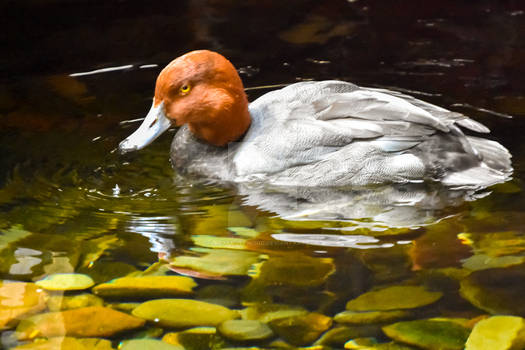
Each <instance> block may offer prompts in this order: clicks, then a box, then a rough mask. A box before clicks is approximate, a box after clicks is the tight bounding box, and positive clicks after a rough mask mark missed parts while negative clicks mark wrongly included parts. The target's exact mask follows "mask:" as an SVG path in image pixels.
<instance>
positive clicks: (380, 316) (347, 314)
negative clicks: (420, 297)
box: [334, 310, 411, 325]
mask: <svg viewBox="0 0 525 350" xmlns="http://www.w3.org/2000/svg"><path fill="white" fill-rule="evenodd" d="M409 316H411V313H410V312H409V311H406V310H391V311H362V312H355V311H343V312H340V313H338V314H337V315H335V316H334V321H335V322H339V323H348V324H355V325H360V324H371V323H386V322H393V321H398V320H400V319H402V318H407V317H409Z"/></svg>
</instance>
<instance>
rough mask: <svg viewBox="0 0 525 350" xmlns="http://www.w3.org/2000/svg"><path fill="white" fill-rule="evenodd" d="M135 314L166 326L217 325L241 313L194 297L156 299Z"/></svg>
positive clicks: (136, 309) (140, 307)
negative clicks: (193, 298)
mask: <svg viewBox="0 0 525 350" xmlns="http://www.w3.org/2000/svg"><path fill="white" fill-rule="evenodd" d="M133 315H135V316H137V317H140V318H143V319H146V320H149V321H152V322H156V323H157V324H158V325H160V326H166V327H196V326H217V325H218V324H220V323H221V322H224V321H227V320H231V319H234V318H237V317H238V316H239V314H238V313H237V312H235V311H233V310H230V309H228V308H225V307H224V306H220V305H216V304H210V303H205V302H203V301H198V300H192V299H156V300H150V301H146V302H145V303H142V304H140V305H139V306H138V307H136V308H135V309H134V310H133Z"/></svg>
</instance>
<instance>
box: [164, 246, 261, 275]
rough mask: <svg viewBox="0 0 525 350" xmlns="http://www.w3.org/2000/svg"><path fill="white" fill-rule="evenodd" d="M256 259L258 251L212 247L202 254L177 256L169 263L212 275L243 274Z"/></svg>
mask: <svg viewBox="0 0 525 350" xmlns="http://www.w3.org/2000/svg"><path fill="white" fill-rule="evenodd" d="M258 260H259V254H258V253H253V252H247V251H241V250H230V249H212V250H209V251H208V252H207V253H206V254H205V255H203V256H178V257H176V258H174V259H173V260H171V261H170V265H171V266H174V267H180V268H188V269H191V270H195V271H201V272H204V273H206V274H208V275H212V276H244V275H246V274H248V271H249V270H250V268H251V266H252V265H253V264H255V263H256V262H257V261H258Z"/></svg>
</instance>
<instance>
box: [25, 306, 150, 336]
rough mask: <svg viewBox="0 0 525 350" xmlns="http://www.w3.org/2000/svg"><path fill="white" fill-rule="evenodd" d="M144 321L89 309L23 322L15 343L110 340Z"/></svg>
mask: <svg viewBox="0 0 525 350" xmlns="http://www.w3.org/2000/svg"><path fill="white" fill-rule="evenodd" d="M143 325H144V320H142V319H140V318H136V317H133V316H130V315H128V314H125V313H122V312H119V311H115V310H113V309H110V308H107V307H100V306H90V307H84V308H79V309H73V310H67V311H60V312H48V313H43V314H38V315H34V316H31V317H29V318H26V319H24V320H22V321H21V322H20V324H19V325H18V327H17V328H16V335H17V337H18V339H21V340H24V339H34V338H36V337H57V336H64V335H69V336H73V337H109V336H112V335H114V334H116V333H119V332H122V331H127V330H131V329H135V328H139V327H142V326H143Z"/></svg>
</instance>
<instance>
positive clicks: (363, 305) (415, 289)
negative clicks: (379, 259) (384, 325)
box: [346, 286, 443, 311]
mask: <svg viewBox="0 0 525 350" xmlns="http://www.w3.org/2000/svg"><path fill="white" fill-rule="evenodd" d="M442 295H443V294H442V293H441V292H431V291H428V290H427V289H425V287H422V286H392V287H387V288H383V289H379V290H375V291H371V292H367V293H364V294H361V295H360V296H358V297H357V298H355V299H353V300H350V301H349V302H348V303H347V304H346V308H347V309H348V310H352V311H372V310H375V311H386V310H399V309H414V308H417V307H421V306H426V305H429V304H432V303H434V302H436V301H437V300H439V299H440V298H441V296H442Z"/></svg>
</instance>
